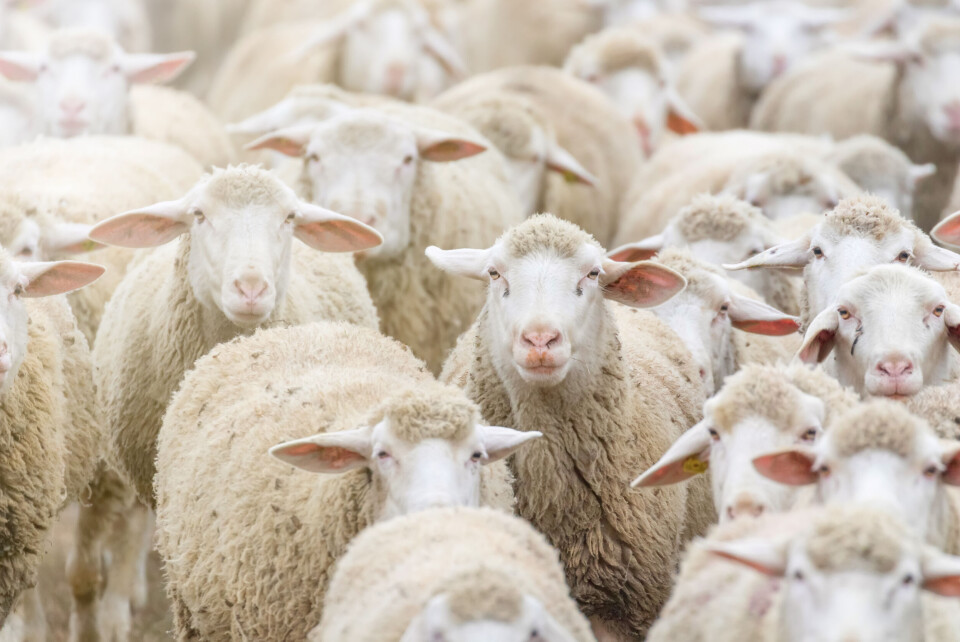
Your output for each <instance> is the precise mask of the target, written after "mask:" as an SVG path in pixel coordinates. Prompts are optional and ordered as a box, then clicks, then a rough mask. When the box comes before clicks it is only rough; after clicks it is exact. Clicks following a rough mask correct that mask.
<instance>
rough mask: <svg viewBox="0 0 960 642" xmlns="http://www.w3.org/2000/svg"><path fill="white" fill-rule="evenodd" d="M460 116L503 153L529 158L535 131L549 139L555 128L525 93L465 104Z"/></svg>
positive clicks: (508, 155) (508, 156)
mask: <svg viewBox="0 0 960 642" xmlns="http://www.w3.org/2000/svg"><path fill="white" fill-rule="evenodd" d="M459 115H460V117H461V118H463V119H464V120H466V121H467V122H469V123H471V124H472V125H473V126H474V127H476V128H477V130H479V131H480V132H482V133H483V135H484V136H485V137H487V138H488V139H490V142H491V143H493V144H494V145H496V146H497V149H499V150H500V151H501V152H502V153H503V155H504V156H506V157H507V158H514V159H526V158H527V156H529V154H530V151H531V150H530V145H531V144H532V142H533V132H535V131H536V130H537V129H541V130H542V131H544V132H545V133H546V135H547V136H548V137H550V138H553V137H554V136H553V130H552V128H551V127H550V124H549V123H548V122H547V121H546V120H545V119H544V117H543V114H541V113H539V112H538V111H537V110H536V107H534V105H533V104H532V103H531V102H530V101H529V100H527V99H526V98H524V97H522V96H510V95H503V96H489V97H485V98H484V99H483V100H478V101H477V102H475V103H472V104H470V105H466V106H464V108H463V109H462V110H461V111H460V112H459Z"/></svg>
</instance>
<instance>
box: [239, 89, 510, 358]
mask: <svg viewBox="0 0 960 642" xmlns="http://www.w3.org/2000/svg"><path fill="white" fill-rule="evenodd" d="M489 146H490V143H489V142H488V141H486V140H485V139H483V138H482V137H480V136H479V135H478V134H477V133H476V131H475V130H474V129H472V128H471V127H469V126H467V125H465V124H464V123H461V122H460V121H458V120H456V119H454V118H452V117H450V116H447V115H445V114H442V113H439V112H436V111H434V110H431V109H427V108H424V107H414V106H408V105H397V106H395V107H392V108H391V107H390V106H388V105H384V106H383V107H382V108H380V109H377V110H371V109H356V110H354V109H349V108H343V107H342V106H341V108H340V109H339V110H337V111H335V112H334V113H333V115H332V116H331V117H330V118H329V119H327V120H324V121H322V122H320V123H319V124H313V125H305V126H303V127H295V128H290V129H283V130H280V131H278V132H274V133H272V134H268V135H267V136H265V137H263V138H261V139H259V140H258V141H255V142H254V143H253V144H251V145H250V146H249V148H252V149H275V150H277V151H281V152H284V153H287V154H291V155H295V156H305V157H306V160H305V162H304V163H303V164H302V171H301V173H300V177H299V192H300V194H301V196H302V197H303V198H305V199H307V200H312V201H313V202H314V203H317V204H319V205H322V206H323V207H328V208H330V209H333V210H335V211H338V212H342V213H344V214H347V215H350V216H353V217H355V218H357V219H359V220H361V221H364V222H367V223H369V224H370V225H372V226H373V227H375V228H377V230H378V231H380V233H381V234H383V237H384V243H383V245H382V246H381V247H379V248H377V249H375V250H372V251H370V252H366V253H364V254H363V255H361V256H359V257H358V259H357V267H359V268H360V270H361V271H362V272H363V274H364V275H365V276H366V279H367V284H368V286H369V287H370V293H371V296H372V297H373V301H374V303H375V304H376V305H377V309H378V310H379V312H380V318H381V320H382V325H381V329H382V330H383V332H384V333H385V334H387V335H388V336H391V337H394V338H395V339H398V340H399V341H401V342H403V343H405V344H406V345H408V346H410V347H411V348H412V349H413V352H414V354H416V355H417V356H418V357H420V358H421V359H423V360H424V361H426V362H427V365H428V367H430V369H431V370H432V371H434V372H437V371H439V369H440V366H441V364H442V363H443V359H444V358H445V356H446V353H447V352H448V351H449V350H450V348H452V347H453V345H454V343H455V342H456V340H457V337H458V336H459V335H460V333H462V332H463V331H464V330H465V329H467V328H468V327H469V325H470V323H471V322H472V321H473V319H474V317H475V316H476V314H477V312H478V311H479V309H480V307H481V305H482V301H483V292H482V291H481V290H480V288H469V287H467V288H465V287H463V285H462V284H460V283H458V282H457V279H455V278H453V277H450V276H448V275H445V274H441V273H438V272H435V271H433V270H431V269H430V266H429V262H428V260H427V258H426V257H425V256H424V255H423V252H424V250H425V249H426V247H427V246H428V245H431V244H434V243H444V244H468V243H477V244H482V243H492V242H493V241H494V239H496V237H497V235H498V234H499V233H500V232H501V231H502V230H504V229H506V228H508V227H510V226H511V225H513V224H514V223H518V222H520V221H521V220H523V213H522V211H521V210H520V204H519V202H518V201H517V199H516V198H515V197H514V195H513V191H512V190H511V188H510V186H509V183H508V182H507V178H506V175H505V172H504V165H503V159H502V157H501V156H500V154H499V153H497V152H496V151H495V150H488V151H486V152H484V150H485V149H486V148H487V147H489ZM481 152H483V153H481ZM478 154H479V155H478ZM474 156H476V158H472V157H474ZM454 161H455V162H454ZM398 171H399V172H400V173H399V175H398V174H397V172H398ZM398 176H399V179H398V178H397V177H398Z"/></svg>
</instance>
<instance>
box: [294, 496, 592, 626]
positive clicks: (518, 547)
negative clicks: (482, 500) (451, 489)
mask: <svg viewBox="0 0 960 642" xmlns="http://www.w3.org/2000/svg"><path fill="white" fill-rule="evenodd" d="M443 594H445V595H447V597H448V599H449V601H450V610H451V612H452V614H453V615H454V617H456V618H458V619H459V620H460V621H470V620H475V619H480V618H484V619H487V618H489V619H496V620H499V621H503V622H510V621H512V620H515V619H516V618H517V617H518V616H519V615H520V610H521V608H522V600H523V596H524V595H529V596H531V597H534V598H536V599H537V600H538V601H539V602H540V603H541V604H543V605H544V608H546V609H547V611H548V612H549V613H550V615H551V616H553V618H554V619H555V620H557V622H558V623H559V624H560V625H561V626H563V627H564V628H565V629H566V630H568V631H570V632H571V633H572V634H573V636H574V639H575V640H577V641H578V642H588V641H590V642H593V641H594V637H593V635H592V634H591V633H590V625H589V624H588V623H587V621H586V619H585V618H584V617H583V616H582V615H581V614H580V612H579V611H578V610H577V605H576V603H575V602H574V601H573V600H572V599H571V598H570V592H569V589H568V588H567V585H566V583H565V582H564V578H563V567H562V566H560V560H559V559H558V558H557V552H556V551H555V550H554V549H553V548H552V547H551V546H550V545H549V544H548V543H547V541H546V539H544V537H543V536H542V535H541V534H540V533H538V532H537V531H535V530H534V529H533V528H532V527H531V526H530V525H529V524H527V523H526V522H525V521H523V520H521V519H519V518H517V517H513V516H511V515H506V514H504V513H502V512H499V511H495V510H491V509H488V508H444V509H434V510H430V511H424V512H421V513H417V514H416V515H408V516H405V517H399V518H396V519H392V520H389V521H387V522H385V523H382V524H378V525H376V526H374V527H372V528H369V529H367V530H366V531H364V532H363V533H361V534H360V535H359V536H357V538H356V539H355V540H354V541H353V543H351V544H350V547H349V549H348V550H347V554H346V555H344V557H343V559H341V560H340V562H339V563H338V564H337V568H336V573H334V575H333V579H332V580H331V581H330V587H329V590H328V591H327V598H326V601H325V603H324V611H323V618H322V619H321V620H320V624H319V625H318V626H317V627H316V628H315V629H314V630H313V631H312V632H311V633H310V636H309V637H308V639H309V640H311V641H312V642H341V641H342V640H351V642H399V640H400V638H401V637H402V636H403V633H404V631H405V630H406V629H407V627H408V626H409V625H410V623H411V622H412V621H413V619H414V618H416V616H417V615H418V614H419V613H420V612H422V611H423V609H424V608H425V607H426V605H427V603H428V602H430V600H431V599H433V598H434V597H436V596H437V595H443Z"/></svg>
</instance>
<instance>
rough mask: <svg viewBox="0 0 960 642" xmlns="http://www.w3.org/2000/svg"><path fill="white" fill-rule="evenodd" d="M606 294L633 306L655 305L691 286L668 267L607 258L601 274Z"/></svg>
mask: <svg viewBox="0 0 960 642" xmlns="http://www.w3.org/2000/svg"><path fill="white" fill-rule="evenodd" d="M600 285H601V286H603V296H604V298H606V299H609V300H610V301H616V302H617V303H622V304H624V305H628V306H630V307H633V308H652V307H656V306H658V305H660V304H662V303H666V302H667V301H669V300H670V299H672V298H673V297H674V296H676V295H677V294H679V293H680V292H682V291H683V289H684V288H685V287H687V280H686V279H685V278H683V276H681V275H680V274H678V273H677V272H674V271H673V270H671V269H670V268H668V267H665V266H663V265H659V264H657V263H651V262H650V261H638V262H636V263H620V262H618V261H611V260H610V259H606V260H604V262H603V272H602V273H601V275H600Z"/></svg>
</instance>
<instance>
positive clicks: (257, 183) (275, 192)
mask: <svg viewBox="0 0 960 642" xmlns="http://www.w3.org/2000/svg"><path fill="white" fill-rule="evenodd" d="M197 186H198V187H199V188H200V189H201V191H202V193H203V194H204V196H205V197H206V198H211V199H216V200H217V201H219V202H220V203H222V204H223V205H224V206H225V207H227V208H233V209H238V210H239V209H245V208H247V207H249V206H250V205H266V206H272V205H280V204H284V205H285V204H288V203H289V202H290V198H291V191H290V189H289V188H288V187H286V186H285V185H284V184H283V183H282V182H281V181H280V179H279V178H277V177H276V175H275V174H273V173H272V172H269V171H267V170H265V169H263V168H262V167H260V166H259V165H246V164H244V165H236V166H233V165H232V166H230V167H228V168H226V169H220V168H217V169H214V170H213V171H212V172H211V173H209V174H206V175H205V176H204V177H203V178H202V179H201V180H200V182H199V183H198V184H197Z"/></svg>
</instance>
